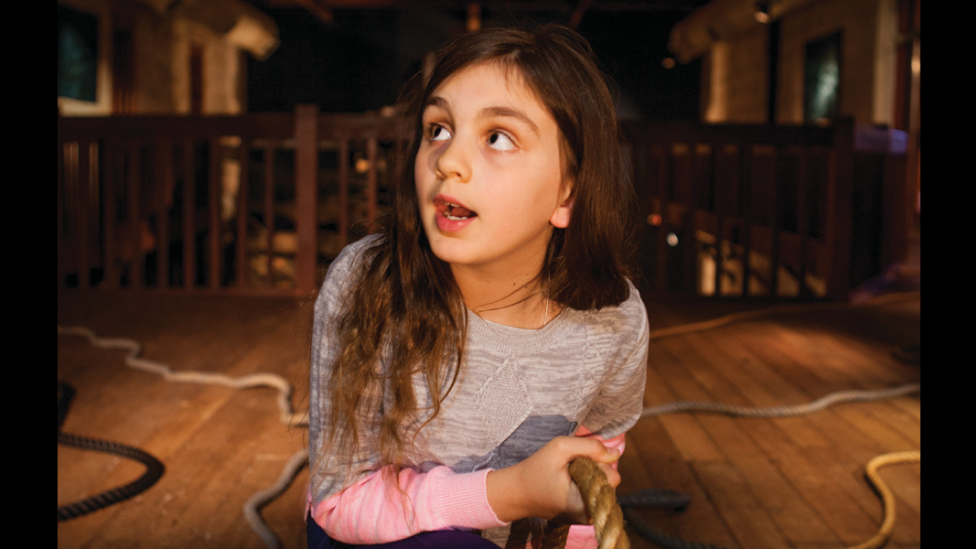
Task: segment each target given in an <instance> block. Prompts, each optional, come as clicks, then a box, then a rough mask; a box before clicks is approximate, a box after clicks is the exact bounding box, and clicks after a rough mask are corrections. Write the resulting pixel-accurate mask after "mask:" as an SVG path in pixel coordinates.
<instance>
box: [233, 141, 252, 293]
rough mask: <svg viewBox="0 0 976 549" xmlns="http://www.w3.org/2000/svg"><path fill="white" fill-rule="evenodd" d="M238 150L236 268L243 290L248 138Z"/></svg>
mask: <svg viewBox="0 0 976 549" xmlns="http://www.w3.org/2000/svg"><path fill="white" fill-rule="evenodd" d="M240 147H241V148H240V149H238V151H237V152H238V157H237V162H238V166H240V170H239V173H240V183H239V184H238V186H237V241H236V243H237V248H236V250H235V256H236V257H235V259H236V264H235V267H236V269H237V273H236V275H237V286H238V287H240V288H243V287H244V286H246V285H247V275H246V273H247V218H248V211H247V197H248V193H249V190H248V180H249V177H248V172H249V171H250V169H249V168H248V165H247V164H248V160H249V156H250V146H249V145H248V140H247V137H246V136H243V135H242V136H241V145H240Z"/></svg>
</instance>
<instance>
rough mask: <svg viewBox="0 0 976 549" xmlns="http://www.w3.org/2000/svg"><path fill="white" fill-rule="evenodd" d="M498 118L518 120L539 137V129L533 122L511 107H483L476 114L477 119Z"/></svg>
mask: <svg viewBox="0 0 976 549" xmlns="http://www.w3.org/2000/svg"><path fill="white" fill-rule="evenodd" d="M498 116H501V117H506V118H514V119H516V120H519V121H521V122H523V123H524V124H525V125H526V126H528V127H529V129H531V130H532V131H533V132H534V133H535V134H536V135H539V127H538V126H536V125H535V122H533V121H532V119H531V118H529V117H528V116H526V115H525V113H523V112H522V111H520V110H518V109H513V108H511V107H485V108H483V109H481V112H479V113H478V118H479V119H482V118H495V117H498Z"/></svg>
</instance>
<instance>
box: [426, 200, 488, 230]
mask: <svg viewBox="0 0 976 549" xmlns="http://www.w3.org/2000/svg"><path fill="white" fill-rule="evenodd" d="M434 205H435V207H436V209H437V226H438V227H439V228H440V229H441V230H442V231H450V232H453V231H457V230H460V229H462V228H464V227H465V226H467V224H468V222H470V221H471V220H473V219H474V218H475V217H478V214H477V213H476V212H474V211H473V210H470V209H468V208H467V207H466V206H464V205H462V204H460V203H458V202H457V201H456V200H455V199H453V198H450V197H441V196H438V197H437V198H435V199H434Z"/></svg>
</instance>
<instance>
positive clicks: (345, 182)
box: [339, 138, 349, 249]
mask: <svg viewBox="0 0 976 549" xmlns="http://www.w3.org/2000/svg"><path fill="white" fill-rule="evenodd" d="M348 243H349V140H348V139H346V138H343V139H341V140H340V141H339V249H342V248H345V247H346V244H348Z"/></svg>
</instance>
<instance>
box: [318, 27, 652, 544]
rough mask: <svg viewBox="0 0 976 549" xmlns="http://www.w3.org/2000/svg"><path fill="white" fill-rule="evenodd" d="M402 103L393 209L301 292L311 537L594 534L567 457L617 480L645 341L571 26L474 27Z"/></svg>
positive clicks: (636, 412) (614, 182)
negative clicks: (306, 338)
mask: <svg viewBox="0 0 976 549" xmlns="http://www.w3.org/2000/svg"><path fill="white" fill-rule="evenodd" d="M407 112H408V113H410V114H408V116H412V117H414V121H415V124H416V126H415V132H414V134H413V140H412V143H411V146H410V148H409V149H408V150H409V153H408V156H407V157H406V159H405V160H406V161H405V162H402V163H401V164H404V166H401V173H400V174H399V177H398V180H397V183H396V184H397V188H396V190H395V192H396V195H395V196H396V200H395V207H394V209H393V211H392V212H391V213H390V214H389V215H388V216H387V217H386V218H385V219H384V220H383V221H382V222H381V224H380V225H381V227H380V230H379V232H378V234H375V235H372V236H369V237H367V238H364V239H362V240H360V241H359V242H357V243H355V244H352V245H350V246H348V247H347V248H346V249H345V250H343V252H342V253H341V254H340V256H339V257H338V258H337V259H336V261H335V262H333V264H332V266H331V267H330V269H329V272H328V276H327V277H326V280H325V283H324V284H323V286H322V289H321V292H320V294H319V296H318V299H317V301H316V305H315V325H314V329H313V339H312V356H311V396H310V404H311V405H310V422H309V425H310V429H309V450H310V460H311V477H310V489H309V514H310V519H311V520H309V521H308V531H309V547H315V548H326V547H346V546H348V545H346V544H354V545H371V544H389V545H384V547H411V546H415V545H411V544H419V545H416V546H423V547H459V546H462V547H479V546H482V545H487V546H488V547H496V546H501V547H525V546H526V545H530V544H533V542H535V544H538V540H539V536H540V535H541V533H542V530H543V528H544V526H545V524H546V519H549V520H555V521H558V522H563V523H566V522H569V523H573V524H579V525H580V526H574V527H573V528H572V529H571V533H570V541H569V545H568V546H570V547H584V546H593V547H595V546H596V545H595V540H594V536H593V528H592V526H586V524H587V523H588V522H589V519H588V517H587V516H586V513H585V510H584V508H583V504H582V502H581V501H580V497H579V493H578V491H577V490H576V487H575V485H574V484H573V483H572V481H571V479H570V477H569V473H568V464H569V462H570V461H572V460H573V459H574V458H576V457H577V456H588V457H590V458H592V459H594V460H595V461H597V462H598V463H600V464H601V467H602V468H603V469H604V471H605V472H606V473H607V476H608V479H609V480H610V483H611V485H613V486H616V485H617V484H618V483H619V482H620V477H619V475H618V474H617V472H616V468H615V465H611V464H614V462H615V461H616V459H617V457H618V456H619V455H620V452H621V451H622V450H623V447H624V432H625V431H626V430H627V429H629V428H630V427H631V426H632V425H633V424H634V423H635V422H636V421H637V419H638V418H639V417H640V413H641V410H642V404H643V394H644V380H645V373H646V370H645V359H646V352H647V334H648V331H647V322H646V312H645V309H644V306H643V304H642V302H641V300H640V297H639V295H638V293H637V290H636V289H635V288H634V286H633V285H632V284H631V282H630V281H629V280H628V279H627V278H626V276H625V274H626V273H625V267H624V266H625V259H626V257H625V254H624V245H625V244H626V243H627V242H631V241H632V239H631V238H628V229H629V228H632V227H635V226H636V224H635V223H633V222H632V218H631V217H630V216H629V214H630V212H632V207H633V206H634V205H635V203H636V201H635V197H634V196H633V189H632V188H630V185H629V183H628V180H627V177H626V174H625V173H624V169H623V163H622V159H621V156H620V153H619V148H618V146H619V145H618V135H617V121H616V118H615V116H614V108H613V100H612V97H611V94H610V91H609V89H608V86H607V83H606V81H605V80H604V77H603V74H602V73H601V72H600V71H599V69H598V68H597V65H596V62H595V57H594V55H593V53H592V51H591V50H590V48H589V45H588V44H586V42H585V41H584V40H583V39H582V37H580V36H579V35H578V34H576V33H575V32H574V31H572V30H570V29H567V28H565V27H559V26H544V27H541V28H539V29H537V30H536V31H534V32H532V33H527V32H522V31H516V30H512V29H488V30H483V31H479V32H474V33H469V34H466V35H464V36H462V37H460V38H458V39H456V40H454V41H453V42H452V43H449V44H448V45H447V46H446V47H445V48H444V49H443V50H442V51H441V52H440V53H439V55H438V56H437V58H436V63H435V65H434V68H433V72H432V73H431V74H430V75H429V77H428V78H427V81H426V82H425V83H424V86H423V89H422V91H421V92H420V93H418V94H417V96H416V97H415V98H414V101H413V103H412V108H411V109H410V110H408V111H407ZM573 435H575V436H573ZM479 544H481V545H479Z"/></svg>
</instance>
